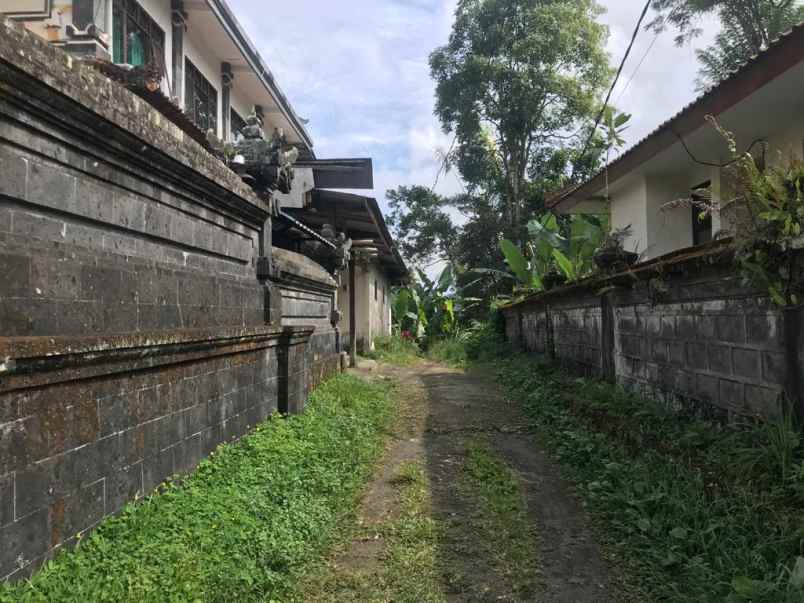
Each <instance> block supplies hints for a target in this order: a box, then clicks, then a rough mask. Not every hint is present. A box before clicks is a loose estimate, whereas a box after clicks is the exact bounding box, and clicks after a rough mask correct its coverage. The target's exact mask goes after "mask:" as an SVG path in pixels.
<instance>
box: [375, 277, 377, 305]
mask: <svg viewBox="0 0 804 603" xmlns="http://www.w3.org/2000/svg"><path fill="white" fill-rule="evenodd" d="M374 301H377V281H376V280H375V281H374Z"/></svg>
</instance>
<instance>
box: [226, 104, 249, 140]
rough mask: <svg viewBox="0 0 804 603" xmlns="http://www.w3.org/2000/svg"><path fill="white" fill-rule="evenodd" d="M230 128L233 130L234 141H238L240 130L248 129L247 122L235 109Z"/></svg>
mask: <svg viewBox="0 0 804 603" xmlns="http://www.w3.org/2000/svg"><path fill="white" fill-rule="evenodd" d="M229 127H230V128H231V130H232V140H236V139H237V135H238V133H239V132H240V130H242V129H243V128H245V127H246V120H245V119H243V118H242V117H240V114H239V113H238V112H237V111H235V110H234V109H232V115H231V125H230V126H229Z"/></svg>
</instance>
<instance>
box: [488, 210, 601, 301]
mask: <svg viewBox="0 0 804 603" xmlns="http://www.w3.org/2000/svg"><path fill="white" fill-rule="evenodd" d="M607 231H608V220H607V219H606V217H600V216H588V215H584V216H580V215H578V216H572V217H571V218H570V220H569V222H568V223H567V224H565V225H564V226H563V228H562V225H561V224H559V221H558V219H557V218H556V216H555V215H553V214H551V213H548V214H544V215H543V216H542V217H541V218H538V219H535V220H531V221H530V222H529V223H528V235H529V239H528V240H527V241H526V242H525V245H524V247H525V253H522V252H521V251H520V250H519V247H518V246H517V245H515V244H514V243H513V242H512V241H510V240H508V239H502V240H501V241H500V250H501V251H502V253H503V255H504V256H505V261H506V263H507V264H508V267H509V269H510V271H511V272H510V273H500V272H499V271H496V270H489V269H483V268H481V269H476V270H475V272H477V273H480V274H493V275H495V276H503V277H506V278H509V279H511V280H514V282H515V286H514V293H518V292H534V291H542V290H544V289H551V288H553V287H555V286H558V285H561V284H564V283H566V282H574V281H577V280H579V279H581V278H583V277H586V276H589V275H590V274H591V273H592V272H593V271H594V268H595V264H594V256H595V252H596V250H597V249H598V248H599V247H600V245H601V244H602V242H603V241H604V239H605V234H606V232H607Z"/></svg>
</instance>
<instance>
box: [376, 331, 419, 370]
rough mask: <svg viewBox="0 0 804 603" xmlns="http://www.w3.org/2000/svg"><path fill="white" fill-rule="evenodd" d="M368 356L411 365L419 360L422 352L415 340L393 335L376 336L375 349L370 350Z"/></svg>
mask: <svg viewBox="0 0 804 603" xmlns="http://www.w3.org/2000/svg"><path fill="white" fill-rule="evenodd" d="M366 357H367V358H371V359H372V360H377V361H379V362H386V363H388V364H396V365H399V366H410V365H412V364H416V363H417V362H419V360H420V359H421V352H420V350H419V346H417V345H416V342H415V341H412V340H410V339H403V338H402V337H399V336H396V335H392V336H390V337H376V338H375V339H374V350H373V351H371V352H368V353H367V354H366Z"/></svg>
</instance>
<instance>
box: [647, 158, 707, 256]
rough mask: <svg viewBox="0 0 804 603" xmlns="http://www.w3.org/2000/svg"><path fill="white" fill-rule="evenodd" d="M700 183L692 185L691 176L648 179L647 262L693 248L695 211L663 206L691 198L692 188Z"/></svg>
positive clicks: (652, 177) (653, 177)
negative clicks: (664, 207) (693, 217)
mask: <svg viewBox="0 0 804 603" xmlns="http://www.w3.org/2000/svg"><path fill="white" fill-rule="evenodd" d="M700 183H701V180H698V181H697V182H695V183H694V184H691V181H690V175H687V174H682V175H678V176H649V177H648V178H646V179H645V185H646V186H645V192H646V203H645V208H646V212H647V215H646V223H647V247H646V254H645V257H644V258H643V259H645V260H649V259H652V258H655V257H658V256H660V255H664V254H666V253H670V252H672V251H675V250H677V249H683V248H684V247H690V246H691V245H692V243H693V237H692V210H691V209H690V208H689V207H678V208H675V209H663V208H662V206H663V205H665V204H667V203H670V202H671V201H675V200H677V199H686V198H689V195H690V187H691V186H695V185H697V184H700Z"/></svg>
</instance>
